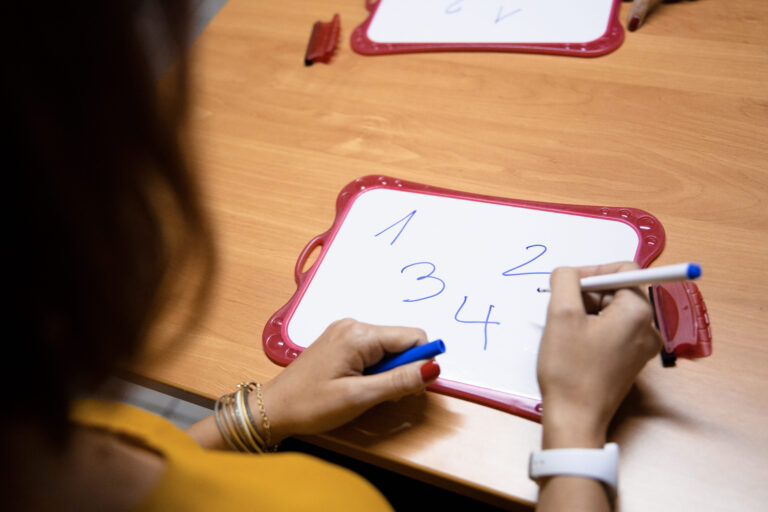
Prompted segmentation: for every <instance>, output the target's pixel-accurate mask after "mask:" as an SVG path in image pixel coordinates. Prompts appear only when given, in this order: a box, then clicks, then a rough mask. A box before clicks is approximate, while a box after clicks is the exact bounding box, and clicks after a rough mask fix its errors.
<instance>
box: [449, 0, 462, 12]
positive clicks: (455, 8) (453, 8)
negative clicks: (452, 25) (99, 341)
mask: <svg viewBox="0 0 768 512" xmlns="http://www.w3.org/2000/svg"><path fill="white" fill-rule="evenodd" d="M462 2H464V0H456V1H455V2H452V3H451V5H449V6H448V7H446V8H445V14H456V13H457V12H459V11H460V10H461V7H459V4H460V3H462Z"/></svg>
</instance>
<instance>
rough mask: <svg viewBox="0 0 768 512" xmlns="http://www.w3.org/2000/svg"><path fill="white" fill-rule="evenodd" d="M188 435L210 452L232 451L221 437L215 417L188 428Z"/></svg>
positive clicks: (211, 416) (206, 418) (207, 418)
mask: <svg viewBox="0 0 768 512" xmlns="http://www.w3.org/2000/svg"><path fill="white" fill-rule="evenodd" d="M187 434H189V435H190V437H192V439H194V440H195V441H197V444H199V445H200V446H202V447H203V448H206V449H209V450H231V449H232V448H230V446H229V445H228V444H227V442H226V441H225V440H224V438H223V437H222V436H221V433H220V432H219V429H218V427H217V426H216V420H215V419H214V417H213V415H210V416H207V417H205V418H203V419H202V420H200V421H198V422H197V423H195V424H193V425H191V426H190V427H189V428H187Z"/></svg>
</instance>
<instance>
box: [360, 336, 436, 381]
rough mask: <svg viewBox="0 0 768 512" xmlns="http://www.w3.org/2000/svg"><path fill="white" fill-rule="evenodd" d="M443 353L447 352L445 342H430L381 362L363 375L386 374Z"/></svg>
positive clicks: (370, 367)
mask: <svg viewBox="0 0 768 512" xmlns="http://www.w3.org/2000/svg"><path fill="white" fill-rule="evenodd" d="M443 352H445V343H443V340H435V341H430V342H429V343H425V344H424V345H418V346H416V347H413V348H411V349H408V350H406V351H405V352H402V353H400V354H398V355H396V356H394V357H392V358H389V359H385V360H384V361H380V362H378V363H376V364H375V365H373V366H369V367H368V368H366V369H365V371H364V372H363V373H364V374H365V375H373V374H374V373H381V372H386V371H387V370H391V369H392V368H396V367H398V366H402V365H404V364H408V363H412V362H414V361H420V360H423V359H432V358H433V357H435V356H437V355H440V354H442V353H443Z"/></svg>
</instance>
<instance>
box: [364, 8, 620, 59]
mask: <svg viewBox="0 0 768 512" xmlns="http://www.w3.org/2000/svg"><path fill="white" fill-rule="evenodd" d="M414 1H418V0H414ZM380 3H381V1H380V0H373V1H372V0H365V7H366V9H368V11H369V14H368V18H367V19H366V20H365V21H364V22H363V23H362V24H361V25H359V26H358V27H357V28H355V30H354V31H353V32H352V35H351V37H350V44H351V46H352V49H353V50H355V51H356V52H357V53H360V54H363V55H386V54H394V53H421V52H455V51H470V52H471V51H475V52H519V53H545V54H553V55H566V56H572V57H599V56H601V55H605V54H606V53H610V52H612V51H614V50H616V49H617V48H618V47H619V46H621V43H622V42H624V28H623V27H622V26H621V23H619V7H620V5H621V0H614V2H613V7H611V13H610V15H609V16H608V26H607V27H606V29H605V32H604V33H603V35H602V36H600V37H598V38H597V39H595V40H593V41H589V42H586V43H582V42H578V43H377V42H376V41H372V40H371V39H369V38H368V27H369V26H370V24H371V22H372V21H373V17H374V16H375V15H376V11H377V10H378V8H379V5H380Z"/></svg>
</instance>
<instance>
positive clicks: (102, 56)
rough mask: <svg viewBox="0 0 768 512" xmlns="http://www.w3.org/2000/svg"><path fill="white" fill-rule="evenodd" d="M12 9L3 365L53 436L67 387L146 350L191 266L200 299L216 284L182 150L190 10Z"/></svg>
mask: <svg viewBox="0 0 768 512" xmlns="http://www.w3.org/2000/svg"><path fill="white" fill-rule="evenodd" d="M147 9H149V11H148V10H147ZM9 10H10V13H6V16H4V19H5V23H4V27H3V30H0V45H1V46H0V47H2V48H4V60H3V62H0V69H2V83H1V84H0V102H2V108H3V114H2V122H1V126H2V133H1V135H2V143H1V144H2V148H3V150H2V154H1V155H0V158H2V162H3V175H4V176H3V177H4V179H5V184H6V195H7V196H9V197H8V198H7V199H10V201H6V207H10V208H9V211H8V212H6V215H5V224H6V226H7V232H10V234H11V236H10V240H8V238H6V243H5V244H4V245H5V246H6V250H7V254H8V255H9V256H10V258H9V259H6V261H9V263H7V268H8V269H9V272H10V273H12V276H11V280H10V281H11V283H12V284H11V288H10V289H6V292H7V293H6V298H10V299H11V302H12V303H13V305H12V307H11V311H10V315H9V316H10V318H9V320H10V325H11V326H12V330H11V333H10V335H7V336H6V338H5V342H4V352H5V353H4V354H3V355H2V360H3V361H4V364H3V368H2V371H0V374H1V375H2V389H3V390H4V391H5V392H6V396H8V397H10V398H11V400H10V404H8V403H6V404H5V408H6V415H8V416H6V417H11V418H13V417H15V418H22V419H23V420H24V421H34V422H36V423H38V424H43V425H44V426H45V428H46V429H47V430H48V431H49V432H50V433H51V434H53V435H54V436H56V435H57V434H59V433H62V432H65V431H66V424H67V411H68V405H69V403H70V401H71V399H72V397H73V396H74V395H75V394H76V393H78V392H81V391H83V390H87V389H92V388H93V387H94V386H97V385H98V384H99V383H101V382H102V381H103V380H104V379H105V378H106V377H107V376H109V375H110V374H112V373H113V372H114V371H115V369H116V367H117V366H118V365H120V364H122V363H125V362H128V361H130V360H131V358H132V357H133V356H134V355H135V354H136V353H137V351H138V350H139V348H140V347H141V344H142V343H143V342H144V341H145V338H146V336H147V334H148V333H149V331H150V328H151V326H152V325H153V323H154V322H155V321H156V320H157V317H158V315H159V314H160V313H161V312H163V308H164V306H165V305H166V304H167V302H168V300H169V294H170V293H171V292H170V291H171V290H172V289H173V286H172V284H173V283H177V282H178V277H179V274H180V273H181V272H185V271H187V270H189V269H190V268H191V267H190V266H189V263H190V262H192V261H194V262H197V264H199V263H202V265H203V266H202V272H203V273H202V274H199V275H200V276H201V278H200V279H198V280H197V288H196V292H195V293H196V295H194V297H195V298H196V299H198V302H197V303H196V304H197V306H199V305H200V302H199V299H201V298H202V297H203V296H204V294H205V288H206V283H207V278H208V277H209V276H210V272H209V271H210V269H211V266H212V264H213V253H212V244H211V237H210V233H209V228H208V225H207V223H206V221H205V216H204V215H203V212H202V208H201V205H200V203H199V199H198V193H197V189H196V184H195V180H194V179H193V176H192V174H191V173H190V171H189V169H188V164H187V161H186V158H185V154H184V151H183V148H182V146H183V145H184V144H183V142H182V141H183V139H184V137H183V130H182V127H183V126H184V122H185V113H186V106H187V96H188V94H187V81H188V80H187V65H186V58H185V57H184V54H185V53H186V52H185V49H186V45H187V43H188V38H189V34H188V31H187V14H188V12H187V6H186V3H185V2H179V1H174V0H168V1H155V2H140V1H132V0H109V1H82V2H46V3H44V4H39V3H37V2H13V3H12V7H9ZM147 14H148V15H149V16H150V17H151V18H152V19H153V20H155V21H156V23H155V24H154V30H155V32H154V34H155V36H156V37H155V38H154V43H155V44H158V43H162V44H163V45H164V47H163V48H162V49H160V50H163V51H171V52H173V53H175V54H176V55H177V56H178V57H179V58H178V59H177V61H176V65H175V66H174V67H173V68H172V70H171V71H170V72H169V73H170V74H169V76H166V77H165V78H164V80H163V83H164V84H165V85H169V87H164V88H163V89H162V91H161V90H160V89H159V88H158V84H157V77H156V76H155V75H154V73H153V68H152V61H151V60H150V56H151V55H152V53H151V52H152V50H153V49H152V48H150V46H149V43H148V42H147V38H146V36H147V26H146V25H145V24H142V21H141V20H142V19H143V16H144V15H147ZM157 22H159V23H157ZM149 28H152V27H151V26H150V27H149ZM150 43H151V41H150ZM9 241H10V243H8V242H9ZM194 268H195V269H197V271H200V269H201V267H199V266H195V267H194ZM182 269H187V270H182ZM59 438H60V439H63V438H64V437H63V436H59Z"/></svg>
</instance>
